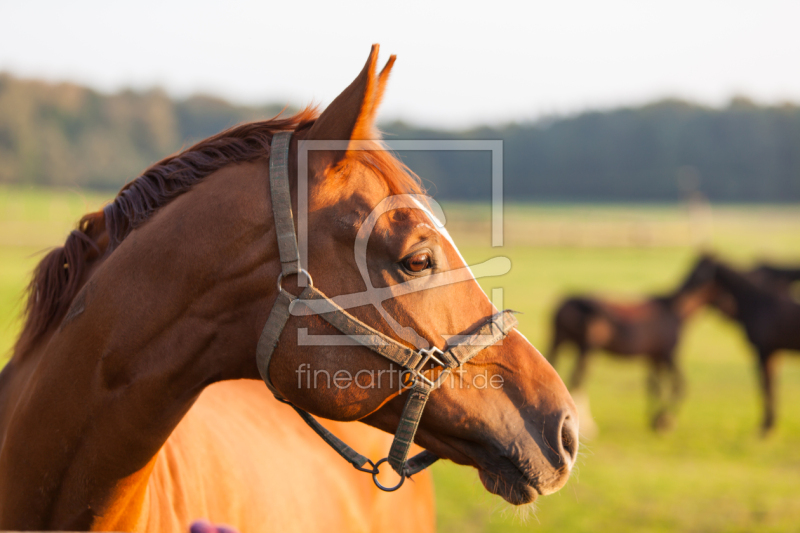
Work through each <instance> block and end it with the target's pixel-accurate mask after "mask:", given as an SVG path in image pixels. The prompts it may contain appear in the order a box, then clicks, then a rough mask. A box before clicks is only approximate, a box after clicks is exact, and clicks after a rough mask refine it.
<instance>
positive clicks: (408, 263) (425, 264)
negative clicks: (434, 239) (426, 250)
mask: <svg viewBox="0 0 800 533" xmlns="http://www.w3.org/2000/svg"><path fill="white" fill-rule="evenodd" d="M403 266H404V267H405V268H406V269H408V270H410V271H411V272H422V271H423V270H427V269H429V268H430V267H431V257H430V256H429V255H428V254H416V255H412V256H411V257H407V258H405V259H403Z"/></svg>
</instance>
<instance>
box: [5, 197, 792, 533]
mask: <svg viewBox="0 0 800 533" xmlns="http://www.w3.org/2000/svg"><path fill="white" fill-rule="evenodd" d="M110 197H111V195H110V194H107V195H105V194H86V193H82V192H77V191H44V190H20V189H7V188H0V230H1V231H0V353H7V351H8V350H9V348H10V347H11V345H12V344H13V341H14V338H15V336H16V333H17V330H18V327H19V322H18V320H17V318H16V317H17V313H18V310H19V296H20V294H21V292H22V290H23V288H24V286H25V285H26V283H27V281H28V276H29V273H30V271H31V270H32V268H33V267H34V266H35V263H36V261H37V260H38V258H39V257H41V255H40V254H38V252H39V251H41V250H43V249H45V248H47V247H50V246H55V245H58V244H60V243H61V242H63V240H64V238H65V237H66V235H67V233H68V232H69V231H70V230H71V229H72V228H73V227H74V224H75V222H76V221H77V219H78V218H79V217H80V215H81V214H83V213H84V212H86V211H89V210H93V209H97V208H98V207H99V206H100V205H101V204H102V202H103V201H104V200H106V199H110ZM446 212H447V215H448V227H449V228H450V229H451V232H452V233H453V236H454V237H455V239H456V242H457V243H459V245H460V248H461V251H462V253H463V254H464V256H465V257H466V258H467V260H468V261H469V262H471V263H476V262H480V261H483V260H485V259H487V258H489V257H492V256H494V255H507V256H508V257H509V258H511V261H512V270H511V272H510V273H509V274H508V275H507V276H506V277H504V278H485V279H483V280H481V282H482V284H483V286H484V288H485V289H487V291H488V290H490V289H492V288H494V287H503V288H504V289H505V290H504V300H505V302H504V303H505V307H509V308H512V309H516V310H518V311H521V312H523V314H521V315H519V317H518V318H519V321H520V328H521V330H522V331H523V332H524V333H525V334H526V336H527V337H528V338H529V339H530V340H531V341H532V342H533V343H534V344H535V345H536V346H537V347H538V348H539V349H541V350H544V349H545V348H546V347H547V343H548V341H549V337H550V331H549V322H550V312H551V310H552V308H553V306H554V305H556V303H557V302H558V300H559V299H560V298H561V297H562V296H563V295H565V294H567V293H571V292H593V293H611V294H614V295H616V296H617V297H620V298H635V297H637V296H638V295H641V294H649V293H655V292H663V291H666V290H669V289H670V288H672V287H673V286H674V285H675V284H677V282H678V280H679V278H680V277H681V276H682V275H683V274H684V272H685V270H686V269H687V268H688V267H689V265H690V263H691V261H692V260H693V258H694V256H695V254H696V251H695V248H694V244H695V242H696V238H695V237H696V235H694V236H693V233H692V231H693V230H692V225H691V221H690V220H689V219H688V217H687V214H686V212H685V210H684V209H682V208H679V207H670V206H634V207H626V206H566V205H561V206H537V205H522V204H517V205H511V206H509V207H508V208H507V213H506V214H507V216H506V244H507V246H506V247H504V248H491V247H490V237H489V236H490V233H489V224H488V220H489V218H488V215H489V210H488V208H487V207H484V206H465V205H451V206H446ZM642 227H644V228H645V230H642V229H641V228H642ZM637 228H638V229H637ZM705 231H706V232H707V235H705V239H706V243H707V244H708V245H709V246H710V247H711V248H713V249H714V250H716V251H717V253H719V254H720V255H722V256H724V257H730V258H732V259H735V260H737V261H740V262H742V264H746V262H748V261H752V260H754V259H756V258H758V257H769V258H774V259H779V260H784V261H792V260H793V261H794V262H796V263H799V264H800V237H799V235H800V208H797V207H794V206H782V207H773V206H761V207H756V208H748V207H743V206H726V207H721V208H715V209H714V211H713V219H712V224H711V227H710V228H707V230H705ZM695 233H696V232H695ZM798 327H800V325H798ZM680 360H681V363H682V365H683V368H684V369H685V371H686V375H687V386H688V391H687V397H686V401H685V403H684V404H683V406H682V409H681V412H680V414H679V416H678V419H677V424H676V427H675V429H674V430H673V431H672V432H671V433H668V434H666V435H655V434H653V433H651V432H650V431H649V430H648V426H647V421H646V416H645V413H646V401H645V368H644V365H642V364H640V362H637V361H633V362H629V361H619V360H616V359H613V358H610V357H608V356H601V357H597V358H596V359H595V360H593V361H592V365H591V368H590V374H589V377H588V388H589V395H590V397H591V402H592V404H591V405H592V411H593V414H594V417H595V420H596V422H597V424H598V426H599V431H600V433H599V435H598V436H597V437H596V438H594V439H593V440H591V441H588V442H585V443H583V446H582V450H581V454H580V457H579V460H578V471H577V472H576V473H575V475H573V478H572V479H571V480H570V482H569V484H568V485H567V486H566V487H565V488H564V489H563V490H561V491H560V492H558V493H556V494H554V495H551V496H548V497H545V498H540V500H539V502H537V505H536V512H535V515H534V516H531V517H528V518H527V520H524V521H523V520H522V519H521V518H519V517H517V516H516V515H515V513H514V512H513V510H508V506H507V505H506V504H505V503H503V502H502V501H501V500H500V499H499V498H498V497H496V496H492V495H490V494H488V493H487V492H486V491H485V489H484V488H483V486H482V485H481V484H480V482H479V481H478V478H477V475H476V473H475V472H474V471H473V470H471V469H469V468H465V467H459V466H456V465H453V464H452V463H447V462H440V463H438V464H436V465H435V466H434V467H433V469H434V475H435V478H436V481H437V513H438V520H439V525H440V529H441V530H442V531H454V532H473V531H474V532H479V531H497V532H508V531H529V530H536V531H558V532H559V533H566V532H571V531H587V532H588V531H591V532H595V531H614V532H626V531H630V532H634V531H636V532H639V531H698V532H700V531H702V532H706V531H786V530H793V529H796V528H797V524H800V357H792V356H788V354H787V356H786V357H783V361H782V364H781V371H780V380H779V398H780V401H779V406H780V409H779V416H778V418H779V420H778V428H777V431H776V432H775V434H774V435H772V437H771V438H769V439H767V440H763V439H760V438H759V437H758V436H757V432H756V427H757V422H758V418H759V407H760V404H759V398H758V396H757V394H756V386H755V374H754V372H753V367H754V359H753V356H752V354H751V353H750V348H749V347H748V346H747V344H746V342H745V340H744V338H743V336H742V334H741V332H740V331H739V330H738V328H736V327H735V326H733V325H731V324H729V323H728V322H725V321H724V320H722V319H721V318H720V317H719V316H718V315H717V314H716V313H714V312H712V311H703V312H701V313H700V314H699V315H698V316H697V317H696V319H695V320H693V321H692V322H691V323H690V324H689V326H688V328H687V330H686V335H685V336H684V339H683V343H682V346H681V352H680ZM571 362H572V358H571V354H570V353H565V354H564V355H563V356H562V359H561V361H560V362H559V371H561V372H562V375H566V374H565V373H566V372H569V368H570V364H571ZM398 512H399V513H400V511H398Z"/></svg>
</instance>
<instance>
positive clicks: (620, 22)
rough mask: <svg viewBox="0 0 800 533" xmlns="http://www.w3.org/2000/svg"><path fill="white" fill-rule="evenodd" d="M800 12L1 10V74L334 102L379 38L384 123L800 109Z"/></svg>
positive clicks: (11, 6)
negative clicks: (680, 105)
mask: <svg viewBox="0 0 800 533" xmlns="http://www.w3.org/2000/svg"><path fill="white" fill-rule="evenodd" d="M798 21H800V2H786V1H772V0H758V1H752V2H741V1H738V0H727V1H702V0H692V1H684V0H671V1H669V2H645V1H642V0H638V1H622V0H603V1H602V2H600V1H559V2H555V1H547V2H536V1H527V2H523V1H517V2H508V3H506V2H502V1H495V0H488V1H487V0H485V1H481V2H471V1H462V2H434V1H432V0H428V1H425V2H412V1H394V2H386V3H381V2H378V1H377V0H372V1H369V2H351V3H344V2H331V1H317V0H303V1H291V0H290V1H283V2H265V1H260V2H258V1H235V0H230V1H228V2H219V1H217V2H206V1H203V0H193V1H191V2H170V1H167V0H161V1H151V0H137V1H136V2H129V3H126V4H125V5H123V4H122V3H120V2H108V1H80V0H70V1H69V2H64V1H60V2H42V1H35V0H32V1H25V2H21V1H18V0H14V1H11V0H0V71H6V72H10V73H12V74H14V75H17V76H20V77H27V78H41V79H46V80H51V81H72V82H77V83H80V84H83V85H88V86H90V87H93V88H95V89H98V90H101V91H104V92H113V91H117V90H120V89H122V88H128V87H130V88H135V89H149V88H152V87H156V86H158V87H162V88H164V89H165V90H167V92H168V93H170V94H171V95H173V96H176V97H186V96H188V95H191V94H194V93H207V94H213V95H217V96H221V97H223V98H226V99H228V100H230V101H232V102H234V103H242V104H264V103H281V104H284V103H285V104H292V105H304V104H307V103H311V102H313V103H317V104H322V105H325V104H327V103H329V102H330V101H331V100H332V99H333V98H335V97H336V95H337V94H338V93H339V92H341V90H342V89H344V88H345V87H346V86H347V85H348V84H349V83H350V81H352V79H353V78H354V77H355V76H356V75H357V74H358V72H359V71H360V70H361V68H362V66H363V64H364V62H365V61H366V58H367V55H368V53H369V49H370V45H371V44H372V43H380V45H381V61H384V60H385V59H388V57H389V55H390V54H397V56H398V60H397V63H396V65H395V68H394V70H393V72H392V79H391V81H390V85H389V88H388V90H387V93H386V96H385V100H384V104H383V107H382V109H381V119H383V120H394V119H402V120H405V121H408V122H411V123H414V124H417V125H424V126H430V127H442V128H462V127H469V126H475V125H479V124H501V123H507V122H511V121H517V122H526V121H531V120H535V119H537V118H540V117H542V116H552V115H565V114H574V113H577V112H580V111H582V110H586V109H607V108H613V107H618V106H626V105H638V104H642V103H645V102H649V101H653V100H656V99H660V98H664V97H679V98H684V99H689V100H693V101H697V102H700V103H703V104H707V105H714V106H720V105H724V104H725V103H726V102H728V101H729V100H730V98H731V97H732V96H734V95H746V96H748V97H750V98H752V99H754V100H755V101H757V102H761V103H779V102H783V101H787V100H789V101H794V102H800V68H798V65H799V64H800V32H799V30H798Z"/></svg>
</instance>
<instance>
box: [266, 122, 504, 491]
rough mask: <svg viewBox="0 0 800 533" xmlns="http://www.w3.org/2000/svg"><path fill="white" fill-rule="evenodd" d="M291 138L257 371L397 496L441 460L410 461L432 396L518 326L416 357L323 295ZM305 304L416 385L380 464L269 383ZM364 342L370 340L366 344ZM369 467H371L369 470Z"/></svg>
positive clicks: (490, 323) (279, 172)
mask: <svg viewBox="0 0 800 533" xmlns="http://www.w3.org/2000/svg"><path fill="white" fill-rule="evenodd" d="M291 137H292V132H288V131H282V132H278V133H276V134H275V135H273V138H272V144H271V150H270V152H271V153H270V163H269V184H270V195H271V198H272V212H273V215H274V217H275V230H276V234H277V238H278V250H279V253H280V259H281V273H280V275H279V276H278V281H277V283H278V297H277V299H276V300H275V303H274V304H273V305H272V310H271V311H270V314H269V318H268V319H267V323H266V324H265V325H264V329H263V330H262V331H261V337H260V338H259V340H258V347H257V349H256V362H257V364H258V370H259V372H260V373H261V377H262V379H263V380H264V383H266V385H267V387H269V390H270V391H272V393H273V394H274V395H275V397H276V398H277V399H278V400H280V401H282V402H284V403H286V404H289V405H290V406H292V408H293V409H294V410H295V411H297V413H298V414H299V415H300V416H301V417H302V419H303V420H304V421H305V422H306V423H307V424H308V425H309V426H310V427H311V429H313V430H314V431H315V432H316V433H317V434H318V435H319V436H320V437H322V439H323V440H324V441H325V442H327V443H328V444H329V445H330V446H331V447H332V448H333V449H334V450H336V452H338V453H339V455H341V456H342V457H343V458H344V459H346V460H347V461H348V462H350V463H351V464H352V465H353V466H354V467H355V468H356V469H358V470H360V471H362V472H367V473H369V474H372V479H373V481H374V482H375V485H377V486H378V488H380V489H381V490H385V491H388V492H390V491H393V490H397V489H399V488H400V486H401V485H402V484H403V482H404V481H405V478H406V477H410V476H412V475H414V474H416V473H417V472H420V471H422V470H424V469H425V468H427V467H428V466H430V465H432V464H433V463H434V462H436V461H437V460H438V457H437V456H436V455H434V454H433V453H431V452H429V451H427V450H426V451H423V452H421V453H419V454H417V455H415V456H414V457H412V458H411V459H408V460H407V459H406V458H407V457H408V451H409V448H410V447H411V443H412V442H413V441H414V435H415V434H416V432H417V427H418V426H419V422H420V418H421V417H422V411H423V409H424V408H425V404H426V402H427V401H428V397H429V396H430V393H431V391H433V390H434V389H436V388H438V387H439V386H440V385H441V384H442V382H443V381H444V379H445V377H447V375H448V374H449V373H450V371H451V370H452V369H454V368H458V367H460V366H462V365H463V364H464V363H466V362H467V361H469V360H470V359H472V358H473V357H475V356H476V355H477V354H478V353H479V352H481V351H482V350H483V349H484V348H486V347H488V346H491V345H493V344H496V343H497V342H499V341H500V340H502V339H503V338H504V337H505V336H506V335H508V332H509V331H511V330H512V329H513V328H514V327H515V326H516V325H517V320H516V318H514V315H513V311H509V310H506V311H502V312H500V313H497V314H495V315H494V316H491V317H489V318H488V319H487V320H486V321H485V322H484V323H483V324H482V325H481V326H480V327H478V328H477V329H476V330H475V331H473V332H471V333H470V334H468V335H466V336H459V338H460V339H461V340H460V342H459V343H458V344H456V345H454V346H450V347H449V348H447V349H446V350H445V351H441V350H440V349H438V348H436V347H432V348H429V349H424V350H418V351H417V350H414V349H412V348H409V347H408V346H406V345H404V344H401V343H399V342H397V341H396V340H394V339H393V338H391V337H389V336H387V335H384V334H383V333H381V332H380V331H378V330H376V329H374V328H372V327H371V326H369V325H367V324H365V323H364V322H362V321H360V320H358V319H357V318H355V317H354V316H353V315H351V314H350V313H348V312H347V311H345V310H344V309H342V308H341V307H339V306H338V305H337V304H336V303H335V302H333V301H332V300H331V299H330V298H328V297H327V296H325V294H324V293H323V292H322V291H320V290H319V289H317V288H316V287H314V283H313V281H312V279H311V275H310V274H309V273H308V272H307V271H306V270H304V269H302V268H300V256H299V253H298V249H297V235H296V234H295V229H294V219H293V216H292V199H291V194H290V190H289V170H288V168H289V165H288V163H289V141H290V140H291ZM300 274H303V275H304V276H306V278H307V280H308V286H307V287H306V288H305V289H304V290H303V292H302V293H300V296H294V295H292V294H290V293H288V292H286V291H285V290H283V287H282V281H283V279H284V278H286V277H288V276H291V275H300ZM304 302H309V303H312V302H313V303H314V304H319V305H321V306H322V309H321V312H319V315H320V316H321V317H322V318H323V319H325V320H326V321H327V322H328V323H330V324H331V325H332V326H333V327H335V328H336V329H337V330H339V331H340V332H342V333H344V334H345V335H347V336H348V337H350V338H352V339H355V340H357V341H359V342H361V343H365V342H366V343H365V344H363V345H364V346H366V347H367V348H369V349H370V350H372V351H374V352H376V353H378V354H379V355H382V356H383V357H385V358H387V359H389V360H390V361H392V362H393V363H396V364H397V365H399V366H400V367H402V368H405V369H406V370H407V371H408V372H409V373H410V375H411V376H412V377H413V385H412V386H411V388H410V391H409V394H408V399H407V400H406V403H405V406H404V407H403V412H402V414H401V416H400V424H399V425H398V427H397V431H396V433H395V436H394V440H393V441H392V446H391V448H390V450H389V455H388V457H386V458H384V459H381V460H380V461H378V462H377V463H373V462H372V461H371V460H370V459H368V458H367V457H364V456H363V455H361V454H359V453H358V452H356V451H355V450H354V449H353V448H351V447H350V446H348V445H347V444H345V443H344V442H343V441H342V440H340V439H339V438H338V437H336V436H335V435H334V434H332V433H331V432H330V431H328V430H327V429H325V428H324V427H323V426H322V424H320V423H319V422H318V421H317V420H316V419H315V418H314V417H313V416H311V415H310V414H309V413H307V412H306V411H304V410H302V409H300V408H299V407H297V406H295V405H294V404H292V403H291V402H290V401H289V400H287V399H286V398H284V397H283V395H282V394H281V393H280V392H279V391H278V390H277V389H276V388H275V386H274V385H273V384H272V381H271V380H270V378H269V363H270V360H271V358H272V353H273V352H274V351H275V347H276V346H277V344H278V339H279V338H280V336H281V332H282V331H283V328H284V327H285V326H286V323H287V322H288V320H289V316H290V314H291V313H290V309H291V307H292V306H294V305H303V303H304ZM314 307H315V308H317V307H318V305H314ZM364 339H369V340H368V341H365V340H364ZM487 341H488V342H487ZM431 362H433V363H436V364H438V365H439V366H441V367H442V371H441V372H440V373H439V375H438V377H437V378H436V379H435V380H430V379H429V378H428V377H427V376H425V374H424V371H425V368H426V367H427V366H428V365H429V364H430V363H431ZM401 394H402V391H401ZM384 462H388V463H389V465H390V466H391V467H392V469H393V470H394V471H395V472H397V473H398V474H400V482H399V483H398V484H397V485H396V486H394V487H384V486H383V485H381V484H380V483H379V482H378V478H377V476H378V472H379V467H380V465H381V464H382V463H384ZM366 465H369V467H367V466H366Z"/></svg>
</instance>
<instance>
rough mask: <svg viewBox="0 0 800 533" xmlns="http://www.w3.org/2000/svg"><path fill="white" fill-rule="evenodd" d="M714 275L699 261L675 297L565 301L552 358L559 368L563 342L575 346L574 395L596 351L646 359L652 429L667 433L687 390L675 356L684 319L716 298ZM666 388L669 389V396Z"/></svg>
mask: <svg viewBox="0 0 800 533" xmlns="http://www.w3.org/2000/svg"><path fill="white" fill-rule="evenodd" d="M713 271H714V265H713V263H712V261H711V260H710V259H709V258H707V257H700V258H699V259H698V260H697V261H696V263H695V264H694V266H693V267H692V268H691V270H690V271H689V273H688V274H687V275H686V278H685V279H684V280H683V282H682V283H681V284H680V285H679V286H678V287H677V288H676V289H675V290H674V291H673V292H672V293H670V294H666V295H660V296H652V297H650V298H648V299H646V300H643V301H641V302H635V303H616V302H610V301H606V300H601V299H598V298H592V297H588V296H574V297H571V298H567V299H566V300H564V301H563V302H562V303H561V304H560V305H559V306H558V308H557V309H556V312H555V313H554V315H553V339H552V341H551V342H552V345H551V348H550V351H549V352H548V355H547V357H548V359H549V360H550V362H551V363H552V364H554V365H555V362H556V358H557V356H558V350H559V348H560V347H561V346H562V344H564V343H572V344H574V345H575V346H576V347H577V349H578V358H577V361H576V362H575V367H574V369H573V372H572V377H571V379H570V384H569V386H570V390H571V391H572V392H573V394H575V393H577V392H579V391H580V389H581V387H582V386H583V381H584V378H585V376H586V366H587V362H588V359H589V355H590V354H591V353H592V352H594V351H597V350H604V351H606V352H608V353H610V354H613V355H618V356H623V357H633V356H642V357H644V358H645V359H646V360H647V362H648V364H649V367H650V376H649V379H648V385H649V386H648V391H649V394H650V399H651V407H652V411H653V412H652V418H651V420H652V426H653V428H654V429H666V428H667V427H668V425H669V424H670V423H671V419H672V416H673V414H674V412H675V410H676V409H677V406H678V403H679V402H680V400H681V398H682V395H683V389H684V380H683V375H682V373H681V370H680V368H679V366H678V364H677V360H676V357H675V351H676V348H677V346H678V341H679V340H680V334H681V330H682V329H683V325H684V323H685V322H686V320H687V319H688V318H689V317H690V316H691V315H692V314H694V312H695V311H697V310H698V309H699V308H700V307H702V306H703V305H705V304H706V303H707V302H708V300H709V298H711V297H712V296H713V283H712V281H713ZM667 379H668V380H669V381H668V382H667ZM662 385H666V387H667V389H668V390H667V394H666V398H665V397H664V396H665V395H664V394H663V392H662Z"/></svg>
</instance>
